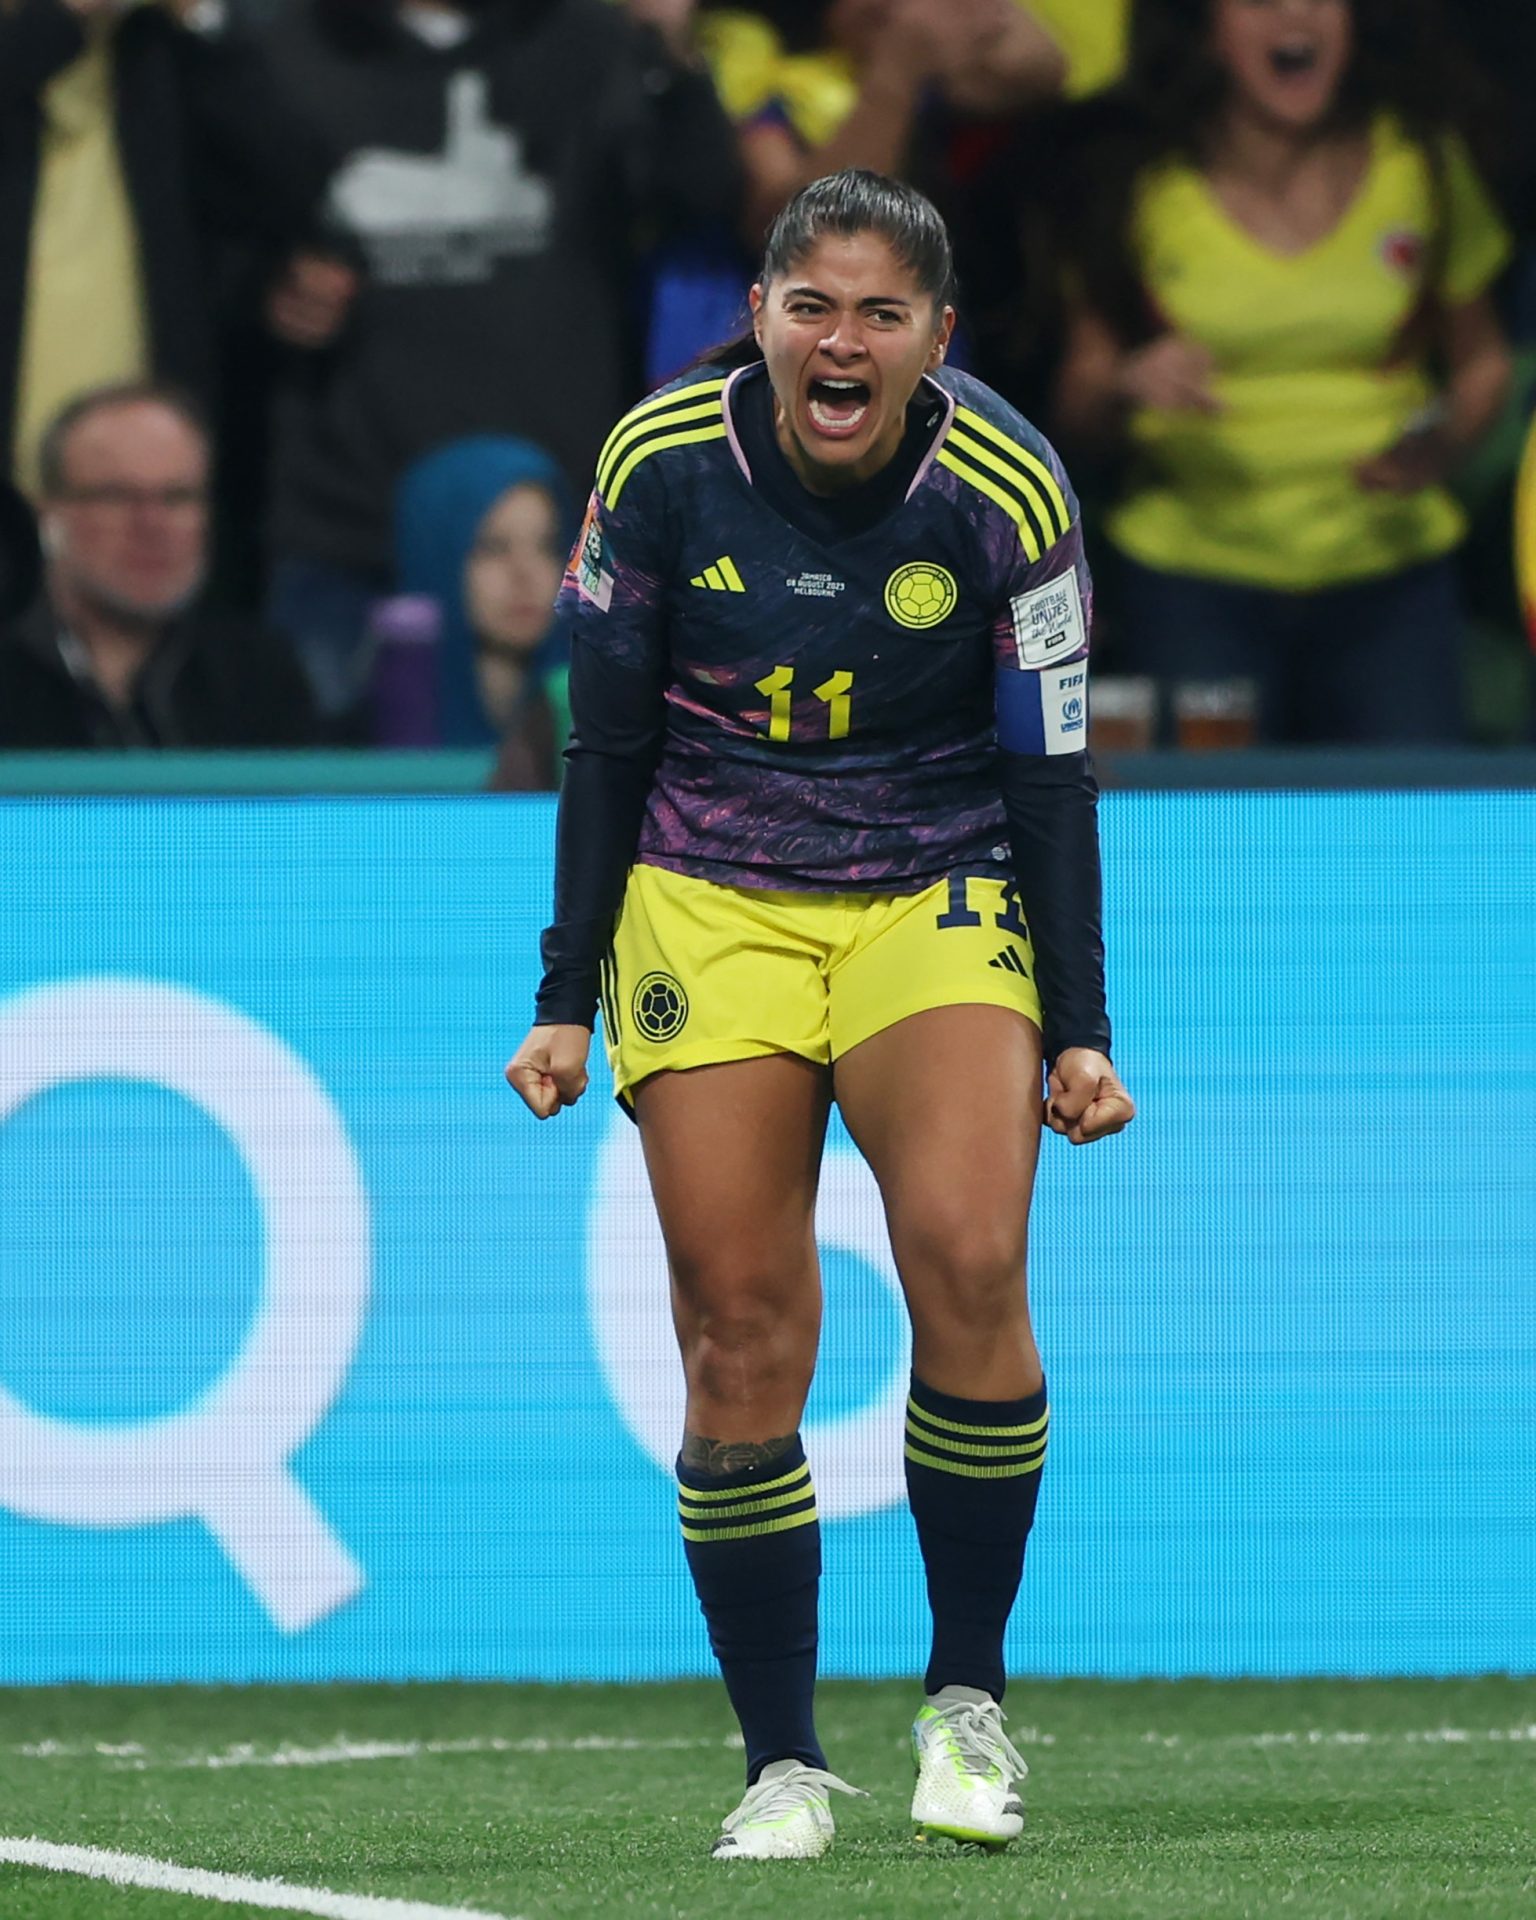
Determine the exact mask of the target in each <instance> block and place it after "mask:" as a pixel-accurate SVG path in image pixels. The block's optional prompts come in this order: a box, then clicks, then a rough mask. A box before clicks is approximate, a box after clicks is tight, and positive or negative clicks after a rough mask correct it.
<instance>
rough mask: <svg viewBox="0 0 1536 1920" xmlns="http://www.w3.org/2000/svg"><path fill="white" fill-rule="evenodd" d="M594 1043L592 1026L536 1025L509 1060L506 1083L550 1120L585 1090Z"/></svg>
mask: <svg viewBox="0 0 1536 1920" xmlns="http://www.w3.org/2000/svg"><path fill="white" fill-rule="evenodd" d="M591 1044H592V1029H591V1028H590V1027H577V1026H548V1027H534V1028H533V1029H532V1031H531V1032H530V1033H529V1035H528V1038H527V1039H526V1040H525V1041H524V1042H523V1044H522V1045H521V1046H520V1047H519V1048H518V1050H517V1052H516V1053H515V1054H513V1056H512V1058H511V1059H510V1060H509V1061H508V1062H507V1084H508V1086H510V1087H511V1088H512V1090H513V1092H514V1093H516V1095H517V1096H518V1098H519V1099H520V1100H521V1101H522V1103H523V1105H524V1106H525V1107H527V1109H528V1111H529V1112H530V1113H532V1114H536V1115H537V1116H538V1118H539V1119H540V1120H548V1119H549V1117H550V1116H551V1115H552V1114H556V1113H558V1112H559V1111H560V1109H561V1108H562V1107H573V1106H575V1104H576V1102H577V1101H578V1100H579V1099H580V1098H581V1096H582V1095H583V1094H584V1093H585V1092H586V1090H587V1049H588V1048H589V1047H590V1046H591Z"/></svg>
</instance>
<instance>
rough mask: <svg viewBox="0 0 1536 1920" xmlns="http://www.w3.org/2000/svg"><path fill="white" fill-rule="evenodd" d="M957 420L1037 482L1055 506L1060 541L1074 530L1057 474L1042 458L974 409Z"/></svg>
mask: <svg viewBox="0 0 1536 1920" xmlns="http://www.w3.org/2000/svg"><path fill="white" fill-rule="evenodd" d="M955 418H956V419H957V420H963V421H964V422H965V424H966V425H967V426H968V427H969V428H970V430H971V432H972V433H977V434H980V435H981V437H982V439H983V440H986V441H988V442H990V444H991V445H992V446H994V447H996V448H997V449H999V451H1000V452H1002V453H1003V454H1004V455H1006V457H1007V458H1008V459H1009V460H1010V461H1011V462H1012V463H1013V465H1014V466H1015V467H1017V468H1019V469H1021V471H1022V474H1024V475H1028V476H1029V477H1030V478H1031V479H1033V480H1034V481H1035V483H1036V484H1037V485H1038V486H1039V488H1040V490H1041V491H1042V492H1043V493H1044V495H1045V497H1046V499H1047V500H1049V501H1050V503H1051V508H1052V510H1053V512H1054V513H1055V516H1056V532H1057V537H1058V538H1060V536H1061V535H1062V534H1064V533H1065V532H1066V530H1067V528H1068V527H1070V526H1071V524H1072V515H1071V513H1070V512H1069V510H1068V508H1067V500H1066V495H1065V494H1064V493H1063V492H1062V490H1061V487H1060V485H1059V483H1058V482H1057V479H1056V476H1055V474H1054V473H1052V472H1051V470H1050V468H1049V467H1048V466H1047V465H1046V464H1045V462H1044V461H1043V460H1042V459H1041V458H1040V456H1039V455H1038V454H1034V453H1031V452H1030V451H1029V449H1028V448H1027V447H1022V446H1020V445H1019V443H1018V441H1017V440H1010V439H1009V437H1008V435H1007V434H1006V433H1002V432H1000V431H999V430H998V429H997V428H996V427H994V426H993V424H992V422H991V421H990V420H983V419H982V417H981V415H980V414H979V413H977V412H975V411H974V409H973V408H971V407H956V408H955Z"/></svg>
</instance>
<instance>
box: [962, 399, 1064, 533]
mask: <svg viewBox="0 0 1536 1920" xmlns="http://www.w3.org/2000/svg"><path fill="white" fill-rule="evenodd" d="M945 444H946V445H947V446H950V447H953V448H954V450H955V452H956V453H959V454H963V455H964V456H965V458H966V460H967V461H968V462H969V463H970V464H971V465H972V466H973V467H983V468H985V469H986V470H987V471H988V472H990V473H992V474H993V475H995V476H996V478H997V479H998V480H999V481H1000V482H1001V483H1002V485H1003V486H1005V487H1006V488H1007V489H1008V491H1009V492H1010V493H1012V494H1013V495H1014V496H1015V497H1016V498H1017V499H1018V500H1019V504H1020V505H1021V506H1022V507H1023V508H1024V509H1025V511H1026V512H1028V513H1030V516H1031V518H1032V519H1033V521H1034V523H1035V526H1036V528H1037V529H1038V530H1039V532H1040V534H1041V536H1042V537H1043V538H1044V540H1045V543H1046V545H1047V546H1055V544H1056V542H1057V540H1058V539H1059V538H1060V537H1061V533H1060V529H1059V527H1058V524H1057V520H1056V516H1055V514H1054V513H1053V512H1052V511H1051V505H1050V502H1049V501H1048V500H1047V499H1046V497H1045V495H1044V494H1043V493H1041V491H1040V489H1039V488H1038V487H1037V486H1036V485H1035V483H1034V481H1033V480H1027V479H1025V477H1024V476H1023V475H1022V474H1021V473H1020V472H1019V470H1018V468H1017V467H1013V466H1010V465H1009V463H1008V462H1007V461H1006V460H1004V459H1002V458H1001V457H1000V456H999V455H997V454H995V453H992V452H990V451H989V450H988V449H987V448H986V447H984V446H983V445H982V443H981V442H980V441H979V440H974V439H972V437H971V436H970V434H968V433H962V432H961V431H960V429H959V428H958V427H951V428H950V430H949V438H948V440H947V441H946V442H945Z"/></svg>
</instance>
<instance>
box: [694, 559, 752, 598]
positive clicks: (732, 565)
mask: <svg viewBox="0 0 1536 1920" xmlns="http://www.w3.org/2000/svg"><path fill="white" fill-rule="evenodd" d="M688 584H689V586H690V587H708V588H709V589H710V591H711V592H712V593H745V592H746V590H747V583H746V581H745V580H743V579H742V577H741V575H740V574H739V573H738V572H737V571H736V562H735V561H734V560H733V559H732V558H731V556H730V555H729V554H728V553H722V554H721V556H720V558H719V559H718V560H717V561H716V562H715V564H714V565H713V566H712V567H706V568H705V569H704V571H703V572H702V573H696V574H695V575H694V576H693V578H692V579H691V580H690V581H689V582H688Z"/></svg>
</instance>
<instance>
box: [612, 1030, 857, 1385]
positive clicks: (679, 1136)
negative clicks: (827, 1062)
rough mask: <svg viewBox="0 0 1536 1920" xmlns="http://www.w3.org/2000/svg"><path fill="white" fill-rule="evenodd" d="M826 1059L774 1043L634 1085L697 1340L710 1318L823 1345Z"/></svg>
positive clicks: (681, 1311) (654, 1183)
mask: <svg viewBox="0 0 1536 1920" xmlns="http://www.w3.org/2000/svg"><path fill="white" fill-rule="evenodd" d="M830 1099H831V1087H830V1076H829V1075H828V1073H827V1070H826V1069H825V1068H824V1067H818V1066H815V1065H813V1064H812V1063H811V1062H809V1061H807V1060H803V1059H800V1058H798V1057H797V1056H795V1055H793V1054H776V1055H768V1056H765V1057H763V1058H760V1059H751V1060H736V1061H730V1062H725V1063H721V1064H717V1065H710V1066H702V1067H694V1068H690V1069H687V1070H683V1071H663V1072H660V1073H656V1074H653V1075H652V1076H651V1077H650V1078H649V1079H647V1080H645V1081H643V1082H642V1083H641V1084H640V1085H639V1086H638V1087H636V1089H635V1091H634V1104H635V1115H636V1118H637V1119H638V1121H639V1124H640V1139H641V1144H642V1146H643V1148H644V1151H645V1163H646V1171H647V1173H648V1175H649V1177H650V1183H651V1192H652V1194H653V1195H654V1197H655V1201H656V1211H657V1214H658V1216H659V1217H660V1220H661V1229H662V1237H663V1239H664V1240H665V1242H666V1247H667V1258H668V1262H669V1264H670V1266H671V1269H672V1286H673V1313H674V1318H675V1320H676V1323H677V1330H678V1336H679V1339H680V1340H681V1341H682V1344H683V1347H684V1350H685V1352H686V1351H687V1350H688V1348H689V1345H690V1342H691V1341H692V1340H693V1339H695V1338H696V1337H697V1336H698V1335H699V1333H700V1331H701V1329H703V1328H705V1327H707V1326H711V1325H715V1326H719V1325H725V1324H733V1325H735V1326H736V1327H738V1328H739V1329H740V1331H741V1333H742V1336H743V1338H746V1339H749V1340H750V1339H754V1338H756V1339H761V1340H763V1341H769V1340H771V1339H773V1338H774V1337H775V1329H777V1330H778V1333H779V1334H787V1335H789V1336H791V1338H792V1342H793V1343H794V1344H795V1345H796V1346H797V1347H799V1346H803V1345H804V1342H805V1340H806V1338H809V1340H810V1342H811V1345H812V1347H813V1348H814V1342H815V1336H816V1332H817V1330H818V1328H819V1324H820V1311H821V1294H820V1284H819V1279H818V1274H817V1264H816V1242H815V1211H816V1184H817V1175H818V1170H819V1167H820V1164H821V1149H822V1141H823V1139H824V1137H825V1133H826V1124H827V1112H828V1108H829V1105H830Z"/></svg>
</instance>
